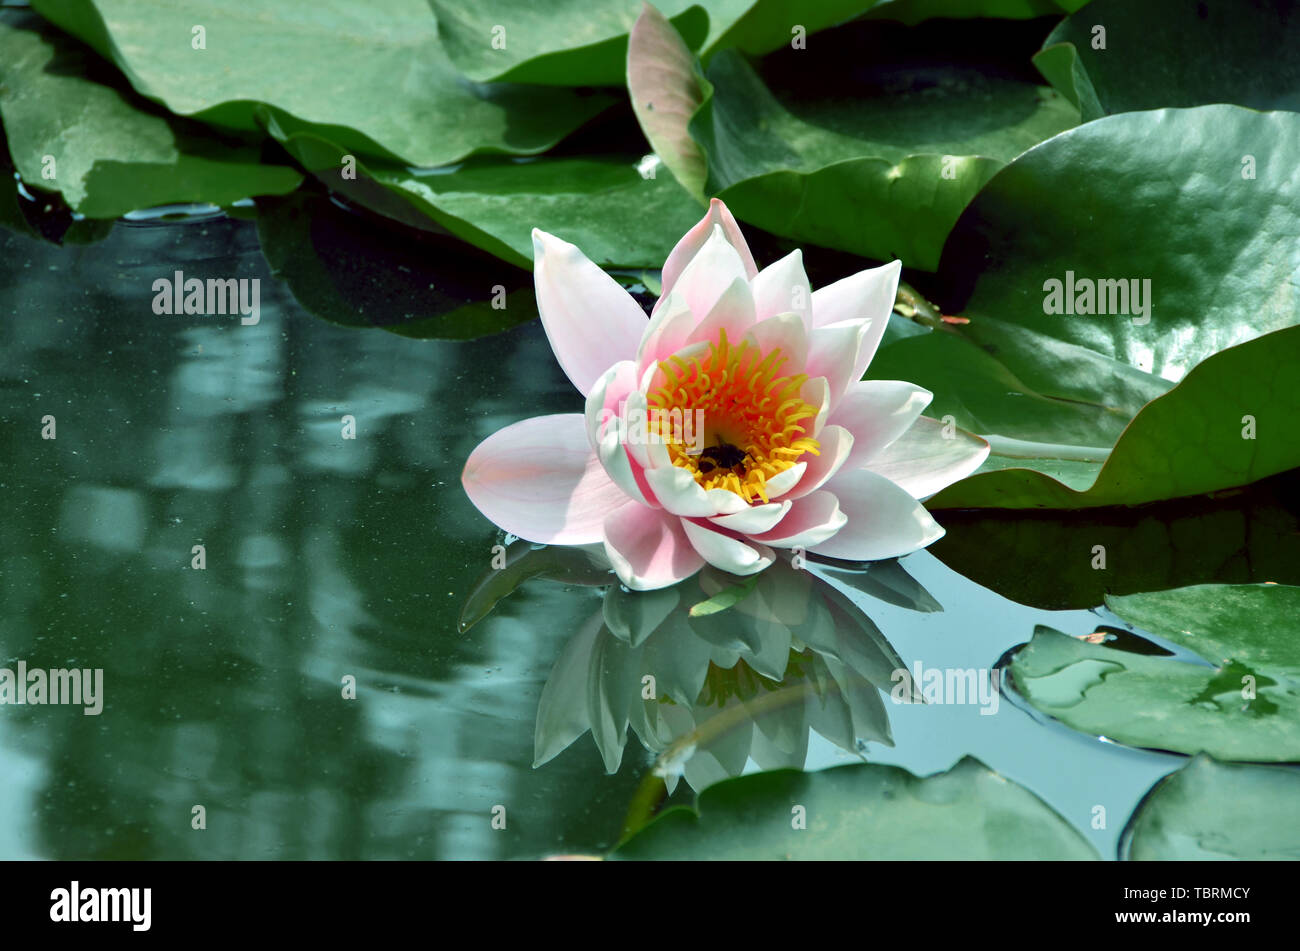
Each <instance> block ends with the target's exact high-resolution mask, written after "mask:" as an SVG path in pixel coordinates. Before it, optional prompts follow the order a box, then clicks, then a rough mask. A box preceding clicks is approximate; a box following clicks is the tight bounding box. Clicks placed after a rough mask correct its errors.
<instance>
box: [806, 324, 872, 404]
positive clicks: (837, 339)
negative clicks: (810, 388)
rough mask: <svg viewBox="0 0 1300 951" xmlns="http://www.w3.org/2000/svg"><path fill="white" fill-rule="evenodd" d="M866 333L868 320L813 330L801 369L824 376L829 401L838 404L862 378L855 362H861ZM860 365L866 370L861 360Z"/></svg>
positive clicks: (868, 327)
mask: <svg viewBox="0 0 1300 951" xmlns="http://www.w3.org/2000/svg"><path fill="white" fill-rule="evenodd" d="M870 332H871V323H870V322H869V321H865V320H842V321H840V322H839V323H836V324H826V325H824V326H821V327H817V328H815V329H814V330H813V332H812V335H811V337H810V338H809V341H808V362H807V363H806V364H805V372H807V374H808V375H809V376H824V377H826V382H827V383H828V384H830V391H831V402H832V404H834V403H838V402H839V401H840V399H841V398H843V396H844V393H845V391H846V390H848V388H849V387H850V386H851V385H852V384H854V383H856V382H857V381H858V380H860V379H861V378H862V371H861V370H859V369H858V364H859V362H862V360H861V354H862V350H863V348H864V347H865V346H866V345H867V339H868V337H869V336H870ZM862 368H863V370H865V369H866V364H865V362H862Z"/></svg>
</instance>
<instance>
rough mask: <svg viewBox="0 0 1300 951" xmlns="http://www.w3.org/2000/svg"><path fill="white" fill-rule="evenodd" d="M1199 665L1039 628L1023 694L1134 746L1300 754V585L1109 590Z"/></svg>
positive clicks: (1019, 674)
mask: <svg viewBox="0 0 1300 951" xmlns="http://www.w3.org/2000/svg"><path fill="white" fill-rule="evenodd" d="M1107 604H1108V605H1109V606H1110V607H1111V608H1112V610H1114V611H1115V612H1116V613H1117V614H1119V615H1120V616H1121V617H1122V618H1124V619H1125V620H1128V621H1130V622H1131V623H1135V624H1137V623H1144V624H1149V625H1150V627H1151V628H1152V629H1153V632H1154V633H1156V634H1159V635H1160V636H1162V637H1164V638H1166V639H1167V640H1169V641H1172V642H1173V643H1175V644H1178V645H1179V646H1181V647H1183V648H1185V649H1187V650H1189V651H1194V652H1195V653H1196V654H1197V655H1199V657H1200V658H1201V659H1202V660H1203V662H1196V660H1195V659H1190V660H1179V659H1167V658H1159V657H1151V656H1143V655H1140V654H1134V653H1131V652H1128V651H1122V650H1117V649H1115V648H1112V647H1105V646H1102V645H1099V644H1093V643H1088V642H1085V641H1082V640H1079V639H1077V638H1073V637H1069V636H1067V635H1065V634H1062V633H1060V632H1059V631H1054V630H1052V629H1051V628H1046V627H1039V628H1038V629H1037V630H1036V631H1035V633H1034V637H1033V640H1031V641H1030V642H1029V645H1028V646H1027V647H1025V648H1022V649H1021V650H1020V651H1019V652H1018V653H1017V654H1016V656H1015V659H1014V660H1013V661H1012V664H1011V668H1010V669H1011V675H1012V678H1013V680H1014V683H1015V686H1016V688H1017V690H1019V692H1020V693H1021V695H1022V696H1024V697H1025V699H1026V700H1027V701H1028V702H1029V703H1030V704H1032V705H1033V706H1034V707H1035V708H1037V709H1038V710H1040V711H1042V712H1043V713H1045V714H1047V715H1049V716H1052V717H1055V718H1056V719H1058V720H1060V721H1062V722H1063V723H1065V724H1067V725H1069V726H1071V727H1073V728H1074V729H1076V730H1081V731H1083V732H1085V733H1092V734H1094V735H1097V736H1105V737H1108V738H1110V739H1112V740H1116V741H1119V742H1121V743H1127V744H1129V745H1131V746H1141V747H1151V748H1156V749H1166V750H1173V751H1175V752H1178V753H1188V754H1192V753H1200V752H1205V753H1209V754H1210V755H1212V756H1215V757H1217V758H1220V759H1233V760H1246V761H1256V762H1289V761H1293V760H1297V759H1300V656H1298V655H1297V652H1296V650H1295V643H1296V637H1297V634H1300V629H1298V628H1297V624H1300V620H1298V619H1300V588H1294V587H1288V586H1283V585H1240V586H1229V585H1199V586H1196V587H1191V588H1180V589H1177V590H1176V591H1170V592H1159V593H1154V594H1138V595H1128V596H1124V597H1115V598H1109V599H1108V600H1107Z"/></svg>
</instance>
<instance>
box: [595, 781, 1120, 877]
mask: <svg viewBox="0 0 1300 951" xmlns="http://www.w3.org/2000/svg"><path fill="white" fill-rule="evenodd" d="M802 825H806V827H801V826H802ZM610 857H611V858H614V859H634V860H635V859H670V860H679V859H725V860H754V859H805V860H807V859H813V860H816V859H884V860H912V859H922V860H924V859H930V860H944V859H967V860H988V859H1023V860H1028V859H1034V860H1052V859H1059V860H1080V859H1095V858H1098V855H1097V853H1096V851H1095V850H1094V849H1093V847H1092V846H1091V845H1090V844H1089V843H1088V842H1087V841H1086V840H1085V839H1084V838H1083V836H1082V835H1080V834H1079V832H1078V831H1076V830H1075V829H1074V828H1073V827H1072V826H1071V825H1070V824H1069V823H1068V822H1066V821H1065V820H1064V819H1062V818H1061V817H1060V816H1059V815H1058V814H1057V813H1055V812H1053V811H1052V809H1051V808H1050V807H1049V806H1048V805H1047V804H1046V803H1044V802H1043V801H1042V800H1040V799H1039V798H1037V797H1036V796H1035V795H1034V794H1033V793H1031V792H1029V791H1028V790H1026V789H1024V788H1023V787H1021V786H1018V785H1016V784H1015V783H1013V782H1011V781H1010V780H1008V779H1006V778H1005V777H1003V776H1000V775H998V774H997V773H995V772H993V771H992V770H991V769H989V768H988V767H987V766H985V765H984V764H983V763H981V762H979V761H978V760H976V759H972V758H970V757H967V758H965V759H963V760H962V761H961V762H959V763H958V764H957V765H956V766H954V767H953V768H952V769H950V770H949V771H948V772H946V773H940V774H938V775H935V776H929V777H926V778H919V777H917V776H914V775H912V774H911V773H909V772H908V771H907V770H904V769H901V768H899V767H896V766H880V765H876V764H863V765H853V766H839V767H835V768H833V769H827V770H823V771H821V772H814V773H802V772H795V771H793V770H780V771H775V772H769V773H758V774H754V775H750V776H742V777H739V778H737V779H729V780H726V781H724V782H721V783H718V784H717V785H714V786H710V787H709V788H708V789H706V790H704V791H703V792H702V793H701V794H700V796H699V804H698V810H691V809H688V808H685V807H676V808H673V809H669V810H667V811H665V812H664V813H663V814H662V815H660V816H659V817H658V818H657V819H655V820H654V821H653V822H652V823H650V824H649V825H648V826H646V827H645V828H644V829H642V830H641V831H640V832H638V833H637V834H636V835H634V836H632V838H630V839H628V840H627V841H625V842H623V843H622V844H621V845H620V846H619V847H618V848H617V849H615V850H614V852H613V854H612V855H611V856H610Z"/></svg>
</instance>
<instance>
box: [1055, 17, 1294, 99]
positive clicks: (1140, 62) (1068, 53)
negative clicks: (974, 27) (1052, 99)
mask: <svg viewBox="0 0 1300 951" xmlns="http://www.w3.org/2000/svg"><path fill="white" fill-rule="evenodd" d="M1098 27H1101V28H1102V29H1101V31H1100V32H1099V31H1098ZM1156 35H1158V36H1159V37H1160V42H1158V43H1152V42H1151V38H1152V36H1156ZM1265 51H1268V52H1267V53H1265ZM1298 51H1300V18H1297V17H1296V16H1295V11H1294V9H1292V8H1291V7H1290V6H1289V5H1287V4H1267V3H1254V4H1251V5H1250V8H1249V10H1247V9H1243V7H1242V5H1241V4H1240V3H1225V2H1217V3H1212V2H1200V3H1187V2H1185V0H1146V2H1144V3H1132V2H1131V0H1092V2H1091V3H1089V4H1088V7H1087V9H1085V10H1082V11H1080V12H1079V13H1076V14H1074V15H1073V16H1069V17H1067V18H1066V19H1065V20H1064V21H1063V22H1062V23H1061V25H1060V26H1058V27H1057V28H1056V29H1055V30H1053V31H1052V33H1051V35H1050V36H1048V38H1047V40H1046V41H1045V42H1044V43H1043V49H1042V51H1041V52H1040V53H1039V54H1038V55H1037V56H1035V57H1034V65H1036V66H1037V67H1038V68H1039V70H1040V71H1041V72H1042V74H1043V75H1044V76H1046V77H1047V79H1048V80H1049V81H1050V82H1051V83H1052V85H1053V86H1055V87H1056V88H1057V89H1059V90H1060V91H1061V93H1062V94H1063V95H1065V96H1066V97H1067V98H1069V99H1070V101H1071V102H1073V103H1074V104H1075V105H1076V106H1078V107H1079V109H1080V111H1081V112H1082V113H1083V117H1084V118H1085V119H1096V118H1098V117H1099V116H1102V115H1109V114H1111V113H1116V112H1133V111H1136V110H1139V109H1159V108H1162V107H1165V106H1201V105H1205V104H1207V103H1216V102H1230V103H1235V104H1237V105H1239V106H1249V107H1250V108H1252V109H1290V110H1293V111H1294V110H1297V109H1300V55H1298V54H1297V53H1298ZM1263 56H1267V62H1268V66H1267V69H1268V82H1260V81H1259V77H1260V63H1261V57H1263Z"/></svg>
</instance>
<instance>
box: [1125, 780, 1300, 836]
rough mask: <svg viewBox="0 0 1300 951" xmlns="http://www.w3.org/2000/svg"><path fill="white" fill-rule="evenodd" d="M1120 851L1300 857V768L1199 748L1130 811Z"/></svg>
mask: <svg viewBox="0 0 1300 951" xmlns="http://www.w3.org/2000/svg"><path fill="white" fill-rule="evenodd" d="M1120 853H1121V855H1120V857H1121V858H1128V859H1134V860H1137V861H1143V860H1148V859H1174V860H1185V859H1239V860H1252V859H1265V860H1270V859H1272V860H1276V859H1292V860H1297V859H1300V771H1298V770H1296V769H1295V768H1294V767H1289V768H1288V767H1278V766H1246V765H1243V764H1241V763H1220V762H1216V761H1215V760H1213V759H1211V758H1210V757H1208V756H1197V757H1196V758H1195V759H1193V760H1192V761H1191V762H1190V763H1188V764H1187V765H1186V766H1184V767H1183V768H1182V769H1180V770H1178V771H1177V772H1176V773H1172V774H1170V775H1169V776H1166V777H1165V778H1164V779H1162V780H1160V782H1158V783H1157V784H1156V785H1155V786H1153V787H1152V789H1151V791H1150V792H1148V793H1147V795H1146V797H1145V798H1144V799H1143V800H1142V802H1141V804H1140V805H1139V806H1138V808H1137V810H1136V811H1135V812H1134V813H1133V816H1132V818H1130V819H1129V822H1128V826H1127V828H1126V829H1125V830H1124V835H1123V838H1122V840H1121V845H1120Z"/></svg>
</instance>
